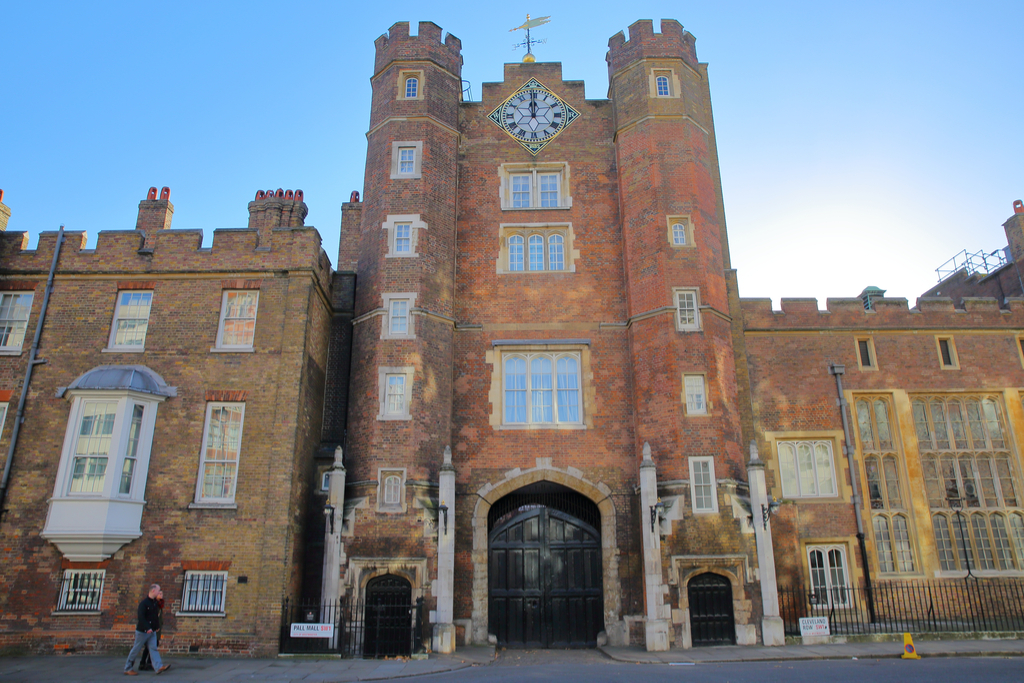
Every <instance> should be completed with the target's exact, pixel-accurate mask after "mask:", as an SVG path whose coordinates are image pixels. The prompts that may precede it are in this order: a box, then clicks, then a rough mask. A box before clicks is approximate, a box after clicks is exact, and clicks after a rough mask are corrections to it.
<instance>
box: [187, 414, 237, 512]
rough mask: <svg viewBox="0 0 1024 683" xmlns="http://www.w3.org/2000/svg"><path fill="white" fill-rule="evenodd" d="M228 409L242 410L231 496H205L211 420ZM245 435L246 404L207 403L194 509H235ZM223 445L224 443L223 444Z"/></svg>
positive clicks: (227, 461) (217, 461)
mask: <svg viewBox="0 0 1024 683" xmlns="http://www.w3.org/2000/svg"><path fill="white" fill-rule="evenodd" d="M222 408H228V409H231V410H235V409H237V410H240V411H241V415H240V419H239V423H238V451H237V453H236V454H235V457H234V466H235V473H234V475H233V481H232V484H231V495H229V496H205V495H203V484H204V483H205V481H206V465H207V447H208V443H209V438H210V418H211V417H212V415H213V411H214V410H216V409H222ZM244 434H245V403H243V402H239V401H208V402H207V403H206V418H205V420H204V422H203V441H202V443H201V445H200V448H199V473H198V475H197V476H196V495H195V503H194V504H193V507H197V506H198V507H205V506H209V507H235V498H236V497H237V495H238V480H239V476H238V475H239V470H240V468H241V463H242V453H243V449H242V444H243V439H244ZM222 445H223V442H222ZM212 462H213V463H221V462H224V463H229V462H230V460H214V461H212Z"/></svg>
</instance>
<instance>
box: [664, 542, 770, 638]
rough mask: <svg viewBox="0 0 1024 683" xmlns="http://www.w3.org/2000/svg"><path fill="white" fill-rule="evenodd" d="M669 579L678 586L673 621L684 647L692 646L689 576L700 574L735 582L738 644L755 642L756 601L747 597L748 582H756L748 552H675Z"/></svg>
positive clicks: (733, 595) (734, 600)
mask: <svg viewBox="0 0 1024 683" xmlns="http://www.w3.org/2000/svg"><path fill="white" fill-rule="evenodd" d="M668 574H669V576H668V582H669V585H670V586H675V588H676V593H677V594H678V596H679V607H678V608H676V609H673V610H672V623H673V624H675V625H677V626H678V627H679V630H680V637H679V640H678V641H677V643H678V644H679V645H681V646H682V647H683V648H684V649H689V648H691V647H693V636H692V631H691V628H690V597H689V592H688V591H687V588H688V586H689V582H690V579H692V578H694V577H696V576H700V575H701V574H718V575H720V576H724V577H725V578H727V579H729V583H730V584H732V611H733V617H734V618H735V620H736V644H737V645H756V644H757V626H756V625H755V623H754V620H753V619H752V616H753V614H752V612H753V608H754V603H753V601H752V600H751V599H750V598H749V597H747V593H746V590H745V588H744V585H745V584H750V583H753V580H754V577H753V571H752V570H751V567H750V561H749V559H748V558H747V556H746V555H742V554H736V555H673V556H672V559H671V561H670V562H669V572H668ZM679 641H681V642H679Z"/></svg>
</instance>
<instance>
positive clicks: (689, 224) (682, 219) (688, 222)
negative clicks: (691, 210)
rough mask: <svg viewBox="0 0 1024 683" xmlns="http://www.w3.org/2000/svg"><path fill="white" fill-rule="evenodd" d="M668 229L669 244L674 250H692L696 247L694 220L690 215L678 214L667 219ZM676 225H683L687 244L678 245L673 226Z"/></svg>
mask: <svg viewBox="0 0 1024 683" xmlns="http://www.w3.org/2000/svg"><path fill="white" fill-rule="evenodd" d="M665 223H666V227H667V228H668V243H669V245H670V246H671V247H672V248H673V249H692V248H693V247H696V246H697V245H696V243H695V242H694V236H693V219H692V218H691V217H690V215H689V214H685V213H684V214H676V215H673V216H666V217H665ZM676 223H682V224H683V227H684V231H685V233H686V244H676V239H675V235H674V234H673V232H672V226H673V225H675V224H676Z"/></svg>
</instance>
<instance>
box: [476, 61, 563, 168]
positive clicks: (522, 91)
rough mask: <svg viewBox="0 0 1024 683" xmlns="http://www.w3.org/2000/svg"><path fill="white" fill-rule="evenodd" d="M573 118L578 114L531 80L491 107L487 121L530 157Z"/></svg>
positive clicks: (535, 81)
mask: <svg viewBox="0 0 1024 683" xmlns="http://www.w3.org/2000/svg"><path fill="white" fill-rule="evenodd" d="M577 116H579V112H578V111H576V110H575V109H573V108H572V107H570V106H569V105H568V104H566V103H565V102H563V101H562V100H561V99H559V97H558V96H557V95H555V94H554V93H553V92H551V91H550V90H548V89H547V88H545V87H544V86H543V85H541V84H540V83H539V82H538V81H537V79H534V78H531V79H530V81H529V82H528V83H526V85H524V86H522V87H521V88H519V90H516V91H515V92H514V93H512V95H511V96H510V97H509V98H508V99H507V100H505V101H504V102H502V103H501V104H500V105H498V106H497V107H495V109H494V111H492V112H491V113H490V115H489V117H488V118H490V119H491V121H494V123H496V124H497V125H498V126H500V127H501V128H502V129H503V130H504V131H505V132H506V133H508V134H509V135H510V136H512V137H513V138H514V139H515V140H516V141H517V142H518V143H519V144H521V145H522V146H523V147H525V148H526V149H527V150H529V151H530V153H531V154H537V152H539V151H540V150H541V149H542V148H543V147H544V145H546V144H547V143H548V142H550V141H551V140H552V139H554V137H555V136H556V135H558V134H559V133H561V132H562V129H564V128H565V127H566V126H568V125H569V124H570V123H572V122H573V120H575V119H576V117H577Z"/></svg>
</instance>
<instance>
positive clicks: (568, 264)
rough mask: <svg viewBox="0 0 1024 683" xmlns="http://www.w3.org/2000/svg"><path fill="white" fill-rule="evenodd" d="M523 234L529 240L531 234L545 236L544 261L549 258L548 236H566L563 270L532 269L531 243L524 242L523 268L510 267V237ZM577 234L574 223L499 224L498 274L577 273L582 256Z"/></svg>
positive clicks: (496, 263)
mask: <svg viewBox="0 0 1024 683" xmlns="http://www.w3.org/2000/svg"><path fill="white" fill-rule="evenodd" d="M515 234H519V235H522V236H523V238H524V240H526V241H528V240H529V237H530V235H535V234H538V235H543V236H544V263H545V264H546V263H547V260H548V237H549V236H551V235H553V234H560V235H562V237H564V238H565V242H564V243H563V245H562V248H563V253H562V258H563V265H564V267H563V268H562V270H530V269H529V267H528V264H529V251H528V249H529V245H528V244H527V243H525V242H524V246H523V249H524V252H523V259H524V266H523V268H524V269H523V270H509V269H508V251H509V250H508V238H509V237H511V236H512V235H515ZM575 244H576V235H575V233H574V232H573V229H572V223H502V224H500V225H499V226H498V259H497V261H496V262H495V269H494V272H496V273H497V274H498V275H541V274H557V273H575V272H576V261H577V260H578V259H579V257H580V250H579V249H576V248H574V247H575Z"/></svg>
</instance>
